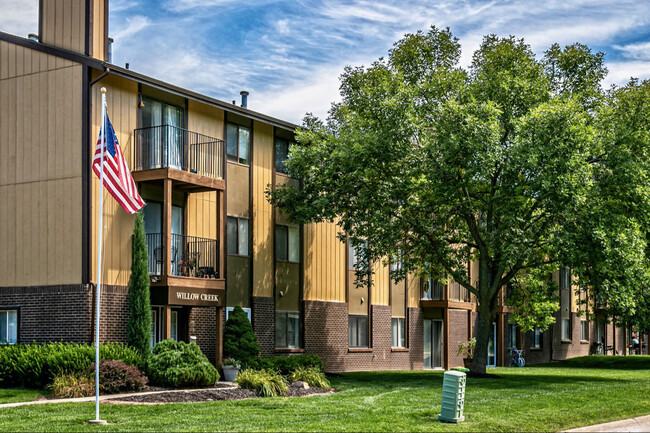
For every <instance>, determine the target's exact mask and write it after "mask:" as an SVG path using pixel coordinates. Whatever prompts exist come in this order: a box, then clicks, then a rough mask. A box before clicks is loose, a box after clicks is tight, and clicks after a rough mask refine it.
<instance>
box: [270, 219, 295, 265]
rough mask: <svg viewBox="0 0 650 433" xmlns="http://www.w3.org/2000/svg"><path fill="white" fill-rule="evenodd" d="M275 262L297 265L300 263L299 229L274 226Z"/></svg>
mask: <svg viewBox="0 0 650 433" xmlns="http://www.w3.org/2000/svg"><path fill="white" fill-rule="evenodd" d="M275 260H284V261H289V262H295V263H298V262H299V261H300V229H299V228H298V227H290V226H280V225H276V226H275Z"/></svg>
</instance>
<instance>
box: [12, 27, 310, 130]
mask: <svg viewBox="0 0 650 433" xmlns="http://www.w3.org/2000/svg"><path fill="white" fill-rule="evenodd" d="M0 41H5V42H9V43H12V44H16V45H20V46H22V47H26V48H29V49H32V50H36V51H40V52H42V53H45V54H50V55H53V56H56V57H61V58H63V59H66V60H70V61H73V62H77V63H81V64H83V65H86V66H90V67H92V68H94V69H98V70H104V69H105V68H109V69H110V73H111V74H114V75H118V76H121V77H123V78H127V79H131V80H134V81H137V82H139V83H142V84H147V85H149V86H152V87H156V88H159V89H161V90H165V91H168V92H171V93H174V94H176V95H179V96H183V97H187V98H189V99H193V100H195V101H197V102H202V103H205V104H208V105H212V106H215V107H218V108H221V109H222V110H224V111H228V112H230V113H237V114H239V115H241V116H244V117H248V118H250V119H253V120H258V121H260V122H264V123H268V124H270V125H273V126H276V127H279V128H282V129H288V130H294V129H296V128H297V127H298V125H296V124H294V123H291V122H287V121H284V120H281V119H277V118H275V117H271V116H267V115H266V114H262V113H258V112H256V111H252V110H248V109H245V108H241V107H239V106H237V105H234V104H230V103H228V102H224V101H221V100H219V99H215V98H212V97H210V96H206V95H202V94H200V93H197V92H193V91H191V90H187V89H184V88H182V87H178V86H175V85H173V84H169V83H166V82H164V81H161V80H158V79H156V78H152V77H149V76H147V75H143V74H139V73H137V72H134V71H132V70H130V69H125V68H121V67H119V66H115V65H112V64H110V63H106V62H102V61H101V60H97V59H94V58H92V57H88V56H85V55H83V54H79V53H75V52H73V51H68V50H64V49H62V48H57V47H53V46H51V45H47V44H43V43H40V42H36V41H32V40H30V39H27V38H23V37H20V36H16V35H12V34H10V33H5V32H1V31H0Z"/></svg>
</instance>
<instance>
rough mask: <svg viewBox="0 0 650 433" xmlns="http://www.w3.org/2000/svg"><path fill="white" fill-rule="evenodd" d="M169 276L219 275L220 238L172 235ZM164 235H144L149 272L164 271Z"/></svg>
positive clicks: (214, 276)
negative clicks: (145, 237)
mask: <svg viewBox="0 0 650 433" xmlns="http://www.w3.org/2000/svg"><path fill="white" fill-rule="evenodd" d="M170 247H171V249H170V254H171V272H170V274H171V275H174V276H180V277H195V278H219V241H218V240H216V239H206V238H199V237H196V236H186V235H177V234H172V235H171V245H170ZM163 248H164V245H163V235H162V233H148V234H147V249H148V252H149V274H150V275H162V274H163V265H164V261H163Z"/></svg>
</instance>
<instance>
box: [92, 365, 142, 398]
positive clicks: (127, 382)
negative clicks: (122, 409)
mask: <svg viewBox="0 0 650 433" xmlns="http://www.w3.org/2000/svg"><path fill="white" fill-rule="evenodd" d="M86 374H87V375H88V376H92V377H93V382H94V374H95V364H94V363H93V364H92V365H91V366H90V367H88V369H87V370H86ZM146 384H147V377H146V376H145V375H143V374H142V372H141V371H140V370H138V369H137V368H136V367H134V366H132V365H127V364H125V363H123V362H120V361H105V360H101V361H99V390H100V391H101V392H102V393H104V394H117V393H120V392H129V391H141V390H142V389H144V386H145V385H146Z"/></svg>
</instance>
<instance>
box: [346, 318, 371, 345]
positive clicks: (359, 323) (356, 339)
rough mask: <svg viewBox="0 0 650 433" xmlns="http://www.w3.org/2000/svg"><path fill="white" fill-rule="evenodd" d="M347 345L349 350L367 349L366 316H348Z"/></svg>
mask: <svg viewBox="0 0 650 433" xmlns="http://www.w3.org/2000/svg"><path fill="white" fill-rule="evenodd" d="M348 344H349V345H350V347H351V348H367V347H368V316H348Z"/></svg>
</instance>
